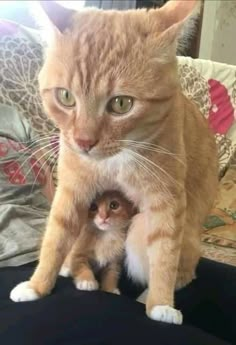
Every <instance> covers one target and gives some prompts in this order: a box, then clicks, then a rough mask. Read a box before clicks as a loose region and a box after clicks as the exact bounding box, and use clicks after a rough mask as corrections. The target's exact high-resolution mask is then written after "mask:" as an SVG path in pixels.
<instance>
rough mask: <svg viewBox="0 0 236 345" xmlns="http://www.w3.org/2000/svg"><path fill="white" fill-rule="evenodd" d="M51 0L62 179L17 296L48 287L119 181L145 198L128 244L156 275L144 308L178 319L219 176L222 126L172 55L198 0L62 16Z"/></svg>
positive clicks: (53, 99)
mask: <svg viewBox="0 0 236 345" xmlns="http://www.w3.org/2000/svg"><path fill="white" fill-rule="evenodd" d="M43 3H44V5H43V6H44V7H45V8H46V11H47V12H48V13H49V17H50V16H51V19H52V21H53V22H54V24H55V26H56V27H57V29H55V28H54V41H53V43H51V46H50V47H49V48H50V49H48V51H47V55H46V61H45V64H44V67H43V69H42V71H41V74H40V87H41V94H42V97H43V102H44V106H45V108H46V110H47V112H48V114H49V115H50V117H52V118H53V120H54V121H55V122H56V124H57V126H58V127H59V128H60V130H61V137H60V154H59V161H58V181H59V183H58V188H57V192H56V195H55V198H54V201H53V204H52V208H51V213H50V217H49V221H48V226H47V231H46V234H45V238H44V241H43V245H42V249H41V255H40V263H39V266H38V268H37V269H36V271H35V273H34V275H33V276H32V278H31V279H30V281H29V282H25V283H22V284H20V285H18V286H17V287H16V288H15V289H14V290H13V291H12V293H11V298H12V299H13V300H15V301H21V300H31V299H35V298H39V297H41V296H43V295H45V294H48V293H49V292H50V291H51V289H52V288H53V286H54V283H55V280H56V277H57V274H58V271H59V269H60V267H61V265H62V262H63V260H64V258H65V255H66V253H67V252H68V248H70V246H71V245H72V243H73V241H74V240H75V238H76V237H77V236H78V234H79V229H81V228H82V227H83V225H84V224H85V223H86V209H87V208H88V207H89V204H90V203H91V202H92V200H93V198H94V197H95V194H96V193H97V192H99V193H101V192H103V191H104V190H107V189H117V186H118V189H120V190H122V191H123V192H124V193H125V194H126V195H127V197H128V198H129V199H131V200H132V201H133V202H134V204H135V205H136V206H137V207H138V208H139V209H140V214H138V215H137V216H136V217H134V219H133V222H132V224H131V227H130V229H129V234H128V238H127V241H126V252H127V267H128V271H129V274H130V275H131V276H132V277H133V278H134V279H135V280H139V281H141V282H144V283H146V282H147V283H148V286H149V293H148V297H147V303H146V310H147V314H148V316H149V317H151V318H152V319H154V320H160V321H166V322H174V323H181V322H182V315H181V313H180V312H179V311H177V310H176V309H174V307H173V306H174V300H173V298H174V289H175V287H181V286H184V285H186V284H187V283H189V282H190V281H191V280H192V279H193V278H194V276H195V268H196V265H197V263H198V260H199V256H200V231H201V225H202V223H203V221H204V219H205V217H206V215H207V213H208V211H209V209H210V207H211V206H212V203H213V200H214V198H215V193H216V186H217V158H216V146H215V141H214V137H213V135H212V134H211V133H210V131H209V129H208V126H207V123H206V121H205V120H204V118H203V117H202V115H201V114H200V113H199V110H198V109H197V107H196V106H195V105H194V104H193V103H192V102H191V101H189V100H188V99H187V98H186V97H184V96H183V94H182V92H181V89H180V85H179V81H178V73H177V61H176V56H175V52H176V40H177V36H178V32H179V31H180V28H181V27H182V21H184V19H185V18H186V17H187V16H188V15H189V14H190V13H191V11H192V10H193V8H194V6H195V3H196V1H194V0H193V1H191V0H188V1H171V2H169V3H167V4H166V5H165V6H164V7H163V8H161V9H160V10H151V11H149V12H146V11H143V10H140V11H122V12H118V11H105V12H103V11H96V10H91V11H90V10H88V11H84V12H82V13H80V14H74V13H72V14H71V13H70V12H66V14H64V16H63V18H64V21H62V20H61V19H62V17H61V19H60V18H57V16H55V15H53V14H52V13H51V12H50V11H51V10H50V6H51V5H50V4H49V3H48V2H43ZM47 7H49V8H47ZM59 12H60V11H58V13H59ZM96 62H99V64H98V63H96ZM49 256H50V261H49V260H48V258H49Z"/></svg>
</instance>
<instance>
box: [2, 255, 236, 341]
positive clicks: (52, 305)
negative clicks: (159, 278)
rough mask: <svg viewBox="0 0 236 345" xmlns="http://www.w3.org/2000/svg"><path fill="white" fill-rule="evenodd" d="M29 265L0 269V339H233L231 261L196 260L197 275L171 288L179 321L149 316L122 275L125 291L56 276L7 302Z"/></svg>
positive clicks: (234, 271) (235, 279)
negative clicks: (94, 288) (37, 294)
mask: <svg viewBox="0 0 236 345" xmlns="http://www.w3.org/2000/svg"><path fill="white" fill-rule="evenodd" d="M32 270H33V265H25V266H21V267H14V268H13V267H11V268H2V269H0V282H1V283H0V344H2V345H16V344H17V345H49V344H50V345H61V344H63V345H64V344H66V345H113V344H114V345H116V344H117V345H126V344H127V345H133V344H134V345H135V344H155V345H173V344H174V345H226V344H236V333H235V328H236V327H235V326H236V316H235V315H236V313H235V310H236V268H234V267H231V266H227V265H223V264H218V263H215V262H212V261H209V260H201V262H200V264H199V268H198V279H196V280H195V281H194V282H193V283H192V284H190V285H189V286H188V287H186V288H185V289H183V290H182V291H180V292H178V293H176V305H177V307H178V308H180V309H181V310H182V311H183V313H184V325H182V326H175V325H168V324H164V323H159V322H155V321H152V320H149V319H148V318H147V317H146V316H145V311H144V306H143V305H142V304H139V303H137V302H135V301H134V300H133V299H132V298H134V297H135V296H136V295H137V294H138V293H139V292H140V291H141V289H138V288H137V287H135V286H134V285H132V284H131V282H130V281H128V280H127V279H126V277H125V275H123V277H122V278H121V283H120V288H121V289H122V291H123V293H125V294H126V296H116V295H112V294H106V293H102V292H100V291H98V292H81V291H77V290H76V289H75V288H74V286H73V283H72V281H71V280H70V279H68V278H61V277H60V278H59V279H58V281H57V284H56V287H55V289H54V291H53V293H52V294H51V295H50V296H48V297H45V298H43V299H42V300H39V301H35V302H27V303H13V302H11V301H10V300H9V298H8V295H9V292H10V290H11V289H12V288H13V287H14V286H15V285H16V284H17V283H19V282H21V281H23V280H26V279H28V278H29V276H30V274H31V273H32ZM138 290H139V291H138ZM131 297H132V298H131ZM213 334H214V336H213ZM223 339H225V340H223ZM226 340H228V342H227V341H226Z"/></svg>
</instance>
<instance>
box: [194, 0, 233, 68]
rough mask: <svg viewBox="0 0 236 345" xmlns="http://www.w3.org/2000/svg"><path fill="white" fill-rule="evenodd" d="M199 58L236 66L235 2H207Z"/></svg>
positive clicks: (211, 0)
mask: <svg viewBox="0 0 236 345" xmlns="http://www.w3.org/2000/svg"><path fill="white" fill-rule="evenodd" d="M199 57H200V58H203V59H210V60H214V61H218V62H224V63H229V64H233V65H236V1H235V0H205V2H204V13H203V23H202V33H201V42H200V52H199Z"/></svg>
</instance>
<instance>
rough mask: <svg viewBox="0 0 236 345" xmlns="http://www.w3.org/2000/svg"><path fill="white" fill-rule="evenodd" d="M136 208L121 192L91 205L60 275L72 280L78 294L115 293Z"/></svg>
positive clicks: (113, 193)
mask: <svg viewBox="0 0 236 345" xmlns="http://www.w3.org/2000/svg"><path fill="white" fill-rule="evenodd" d="M135 212H136V211H135V208H134V206H133V204H132V203H131V202H129V201H128V200H127V199H126V198H124V197H123V195H122V194H121V193H120V192H117V191H108V192H105V193H104V194H102V195H101V196H98V197H97V198H96V199H95V201H93V202H92V204H91V206H90V209H89V212H88V223H87V225H86V226H85V227H84V229H83V230H82V231H81V233H80V235H79V237H78V239H77V241H76V243H75V244H74V246H73V248H72V252H71V253H70V254H69V256H68V257H67V259H66V262H65V263H64V265H63V267H62V270H61V275H63V276H68V275H69V273H70V274H71V275H72V276H73V278H74V281H75V285H76V287H77V289H79V290H96V289H97V288H98V282H97V280H96V278H95V274H96V275H97V276H98V277H99V278H100V287H101V290H103V291H107V292H114V293H117V292H118V289H117V283H118V278H119V272H120V264H121V261H122V259H123V255H124V247H125V239H126V235H127V229H128V226H129V224H130V222H131V218H132V216H133V215H134V213H135Z"/></svg>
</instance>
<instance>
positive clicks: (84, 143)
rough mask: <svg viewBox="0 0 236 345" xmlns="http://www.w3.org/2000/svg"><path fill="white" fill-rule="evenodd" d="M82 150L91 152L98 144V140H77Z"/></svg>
mask: <svg viewBox="0 0 236 345" xmlns="http://www.w3.org/2000/svg"><path fill="white" fill-rule="evenodd" d="M75 141H76V143H77V144H78V146H79V147H80V148H81V150H83V151H86V152H89V151H90V150H91V149H92V148H93V147H94V146H95V145H96V143H97V141H96V140H83V139H75Z"/></svg>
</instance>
